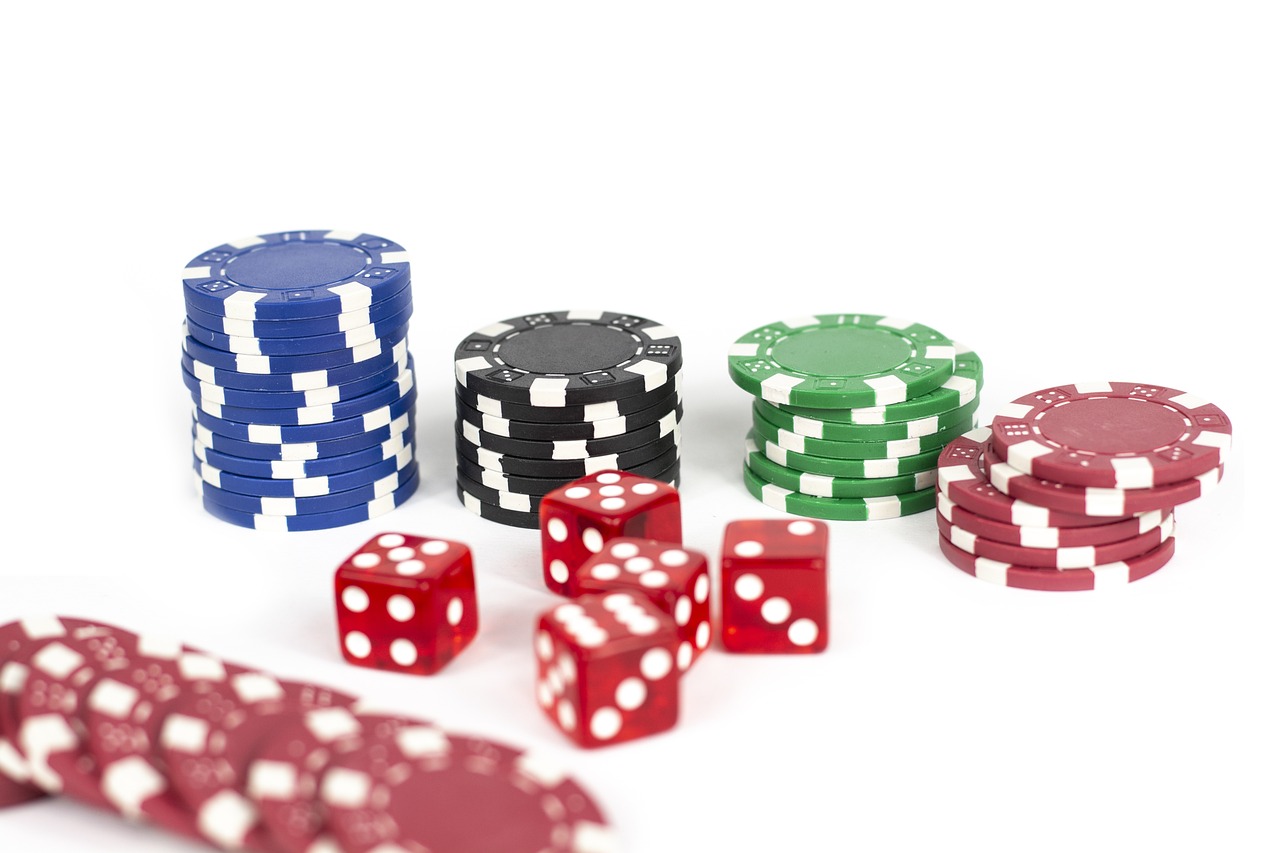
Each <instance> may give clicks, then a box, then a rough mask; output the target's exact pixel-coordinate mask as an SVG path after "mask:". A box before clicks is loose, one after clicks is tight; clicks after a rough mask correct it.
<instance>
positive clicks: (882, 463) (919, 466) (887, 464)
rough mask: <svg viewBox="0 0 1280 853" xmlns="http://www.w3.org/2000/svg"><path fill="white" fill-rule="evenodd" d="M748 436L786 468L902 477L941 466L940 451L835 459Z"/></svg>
mask: <svg viewBox="0 0 1280 853" xmlns="http://www.w3.org/2000/svg"><path fill="white" fill-rule="evenodd" d="M748 439H749V440H750V441H753V442H755V445H756V449H757V450H759V451H760V452H761V453H763V454H764V455H765V457H766V458H768V459H769V460H770V461H771V462H774V463H775V464H777V465H781V466H782V467H784V468H791V469H792V470H795V471H800V472H803V473H806V474H822V475H824V476H828V477H843V478H846V479H857V478H881V477H900V476H902V475H904V474H918V473H920V472H921V471H931V470H933V469H934V468H936V467H938V454H939V453H940V452H941V451H938V450H931V451H929V452H927V453H921V454H919V455H918V456H899V457H897V458H895V459H832V458H830V457H826V456H810V455H809V454H807V453H800V452H797V451H794V450H788V449H786V448H785V447H781V446H779V445H777V444H775V443H774V442H772V441H769V440H768V439H766V438H764V437H763V436H761V435H760V434H759V432H757V431H756V430H752V431H751V432H750V433H748Z"/></svg>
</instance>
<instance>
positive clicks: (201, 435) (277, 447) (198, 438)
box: [191, 409, 414, 462]
mask: <svg viewBox="0 0 1280 853" xmlns="http://www.w3.org/2000/svg"><path fill="white" fill-rule="evenodd" d="M413 428H414V419H413V409H410V410H409V411H408V412H405V413H404V414H403V415H400V416H399V417H398V418H396V419H395V420H393V421H392V422H391V423H389V424H387V425H385V426H380V427H378V428H376V429H372V430H369V431H368V432H363V433H357V434H356V435H351V436H347V437H346V438H336V439H330V440H328V441H302V442H292V443H287V442H261V441H241V440H239V439H235V438H231V437H229V436H225V435H221V434H220V433H215V432H213V431H212V430H210V429H208V428H206V427H204V426H203V425H201V424H200V422H199V421H196V422H195V423H193V424H192V427H191V436H192V439H193V440H194V441H195V442H196V443H197V444H199V445H200V446H201V447H204V448H206V449H208V450H216V451H218V452H219V453H225V454H227V455H229V456H238V457H240V458H241V459H245V460H251V459H258V460H262V461H267V462H301V461H308V460H314V459H330V458H333V457H338V456H347V455H349V454H352V453H356V452H358V451H361V450H368V449H369V448H370V447H377V446H378V445H380V444H382V443H383V442H386V441H389V440H391V439H393V438H395V437H397V436H404V437H405V439H406V440H411V439H412V436H413Z"/></svg>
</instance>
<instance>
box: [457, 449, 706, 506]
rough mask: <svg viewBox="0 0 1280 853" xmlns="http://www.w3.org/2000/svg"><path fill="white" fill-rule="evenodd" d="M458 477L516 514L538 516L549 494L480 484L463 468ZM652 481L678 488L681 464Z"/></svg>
mask: <svg viewBox="0 0 1280 853" xmlns="http://www.w3.org/2000/svg"><path fill="white" fill-rule="evenodd" d="M481 470H483V469H481ZM633 473H634V472H633ZM645 476H649V475H645ZM457 477H458V485H459V486H460V487H461V488H462V490H463V491H465V492H466V493H467V494H468V495H470V496H471V497H473V498H475V499H477V500H480V501H483V502H485V503H487V504H491V505H493V506H496V507H499V508H501V509H509V510H512V511H514V512H531V513H534V514H536V513H537V512H538V507H539V505H540V504H541V503H542V498H543V495H545V494H547V492H544V493H543V495H531V494H525V493H522V492H513V491H510V490H508V489H503V488H500V487H494V486H487V485H485V484H484V483H483V482H478V481H476V480H474V479H472V478H471V476H470V475H469V474H468V473H467V471H466V470H465V469H462V468H459V469H458V473H457ZM651 479H654V480H660V481H661V482H663V483H670V484H671V485H674V486H677V487H678V486H679V482H680V463H679V462H678V461H677V462H675V463H674V464H672V465H671V466H670V467H668V468H667V469H665V470H663V471H659V472H657V473H655V474H653V475H652V476H651ZM561 485H563V484H561Z"/></svg>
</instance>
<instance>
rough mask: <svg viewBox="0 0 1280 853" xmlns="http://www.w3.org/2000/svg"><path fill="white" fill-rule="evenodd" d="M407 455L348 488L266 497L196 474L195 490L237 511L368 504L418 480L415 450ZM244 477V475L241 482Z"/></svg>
mask: <svg viewBox="0 0 1280 853" xmlns="http://www.w3.org/2000/svg"><path fill="white" fill-rule="evenodd" d="M406 458H407V459H408V460H409V461H408V464H406V465H404V467H402V468H399V469H397V470H395V471H392V472H391V473H390V474H387V475H386V476H384V477H381V478H379V479H377V480H373V481H372V482H369V483H366V484H364V485H361V486H357V487H355V488H350V489H346V490H345V491H341V492H330V493H328V494H320V495H315V496H311V497H264V496H262V495H245V494H240V493H237V492H231V491H227V490H226V489H222V488H219V487H217V486H214V485H211V484H210V483H208V482H207V481H206V480H203V479H201V478H200V475H199V474H196V475H195V486H196V492H197V493H198V494H200V495H201V496H202V497H203V498H204V500H205V502H206V503H208V502H213V503H216V504H218V505H220V506H224V507H226V508H227V509H232V510H235V511H237V512H242V513H250V514H253V515H263V516H293V515H317V514H321V513H331V512H338V511H340V510H343V509H348V508H350V507H354V506H362V505H365V504H368V503H370V502H371V501H376V500H378V499H379V498H384V497H387V496H388V495H391V494H392V493H394V492H396V491H397V490H399V489H401V488H403V487H404V486H405V485H406V484H407V483H409V482H410V481H416V480H417V477H418V463H417V462H416V461H413V460H412V454H409V455H408V456H407V457H406ZM396 461H397V462H398V461H399V460H396ZM373 467H378V466H373ZM244 481H245V480H244V478H242V479H241V480H240V481H239V482H241V483H243V482H244ZM266 482H268V483H272V484H278V483H282V482H288V481H281V480H268V481H266Z"/></svg>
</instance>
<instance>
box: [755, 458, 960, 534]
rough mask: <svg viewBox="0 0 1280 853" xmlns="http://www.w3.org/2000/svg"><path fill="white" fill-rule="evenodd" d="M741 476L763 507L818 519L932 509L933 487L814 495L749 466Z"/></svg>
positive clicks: (878, 516)
mask: <svg viewBox="0 0 1280 853" xmlns="http://www.w3.org/2000/svg"><path fill="white" fill-rule="evenodd" d="M742 479H743V482H744V483H746V486H747V490H748V491H749V492H751V494H753V495H755V496H756V499H757V500H759V501H760V502H761V503H763V504H764V505H765V506H770V507H773V508H774V509H777V510H781V511H783V512H787V513H791V514H792V515H803V516H806V517H808V518H822V519H826V520H828V521H876V520H879V519H882V518H900V517H902V516H904V515H913V514H915V513H917V512H925V511H926V510H930V509H933V507H934V502H935V500H936V498H937V490H935V489H933V488H932V487H931V488H927V489H921V490H920V491H918V492H908V493H907V494H905V495H886V496H884V497H874V498H818V497H814V496H813V495H802V494H800V493H799V492H793V491H791V490H790V489H784V488H782V487H781V486H775V485H774V484H773V483H768V482H765V481H764V480H762V479H760V477H758V476H757V475H756V473H755V472H754V471H752V470H751V468H750V467H748V466H746V465H743V466H742Z"/></svg>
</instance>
